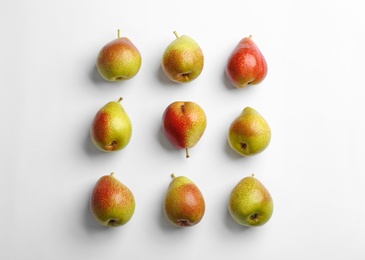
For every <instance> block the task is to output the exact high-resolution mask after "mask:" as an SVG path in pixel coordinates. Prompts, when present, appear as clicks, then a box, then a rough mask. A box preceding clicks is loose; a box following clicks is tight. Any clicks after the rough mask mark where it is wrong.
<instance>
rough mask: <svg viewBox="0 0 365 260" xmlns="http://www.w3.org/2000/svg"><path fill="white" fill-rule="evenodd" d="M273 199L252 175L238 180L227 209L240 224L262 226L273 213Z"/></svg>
mask: <svg viewBox="0 0 365 260" xmlns="http://www.w3.org/2000/svg"><path fill="white" fill-rule="evenodd" d="M273 208H274V204H273V200H272V197H271V195H270V193H269V191H268V190H267V189H266V188H265V187H264V185H263V184H262V183H261V182H260V181H259V180H257V179H256V178H255V177H254V175H252V176H250V177H245V178H243V179H242V180H240V181H239V182H238V183H237V185H236V186H235V187H234V188H233V190H232V192H231V194H230V197H229V205H228V210H229V213H230V214H231V216H232V218H233V219H234V220H235V221H236V222H237V223H238V224H240V225H243V226H248V227H257V226H262V225H264V224H265V223H266V222H268V221H269V220H270V218H271V216H272V214H273Z"/></svg>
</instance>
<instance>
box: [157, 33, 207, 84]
mask: <svg viewBox="0 0 365 260" xmlns="http://www.w3.org/2000/svg"><path fill="white" fill-rule="evenodd" d="M174 34H175V36H176V39H175V40H174V41H172V42H171V43H170V44H169V45H168V46H167V48H166V50H165V52H164V54H163V57H162V61H161V66H162V70H163V71H164V72H165V74H166V76H167V77H168V78H169V79H170V80H172V81H174V82H177V83H187V82H190V81H192V80H194V79H196V78H197V77H198V76H199V75H200V73H201V72H202V70H203V67H204V55H203V52H202V50H201V48H200V47H199V45H198V44H197V43H196V42H195V40H193V39H192V38H191V37H189V36H186V35H182V36H180V37H179V35H178V34H177V33H176V32H174Z"/></svg>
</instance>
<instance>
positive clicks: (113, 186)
mask: <svg viewBox="0 0 365 260" xmlns="http://www.w3.org/2000/svg"><path fill="white" fill-rule="evenodd" d="M134 209H135V200H134V196H133V193H132V192H131V191H130V189H129V188H128V187H127V186H125V185H124V184H123V183H121V182H120V181H119V180H118V179H117V178H115V176H114V173H111V174H110V175H105V176H103V177H101V178H100V179H99V180H98V181H97V183H96V184H95V187H94V189H93V191H92V194H91V198H90V210H91V213H92V215H93V216H94V218H95V220H96V221H97V222H98V223H100V224H101V225H103V226H109V227H119V226H122V225H124V224H126V223H127V222H128V221H129V220H130V219H131V218H132V216H133V214H134Z"/></svg>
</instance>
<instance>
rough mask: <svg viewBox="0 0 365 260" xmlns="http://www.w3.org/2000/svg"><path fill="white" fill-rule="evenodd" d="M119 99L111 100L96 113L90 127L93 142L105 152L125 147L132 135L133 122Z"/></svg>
mask: <svg viewBox="0 0 365 260" xmlns="http://www.w3.org/2000/svg"><path fill="white" fill-rule="evenodd" d="M121 101H122V98H119V100H118V101H111V102H109V103H107V104H106V105H105V106H103V107H102V108H101V109H99V111H98V112H97V113H96V115H95V117H94V120H93V122H92V124H91V127H90V136H91V140H92V142H93V144H94V145H95V146H96V147H97V148H99V149H100V150H102V151H104V152H113V151H118V150H121V149H123V148H124V147H126V146H127V144H128V143H129V141H130V139H131V136H132V123H131V120H130V119H129V116H128V114H127V113H126V112H125V110H124V108H123V106H122V105H121V104H120V102H121Z"/></svg>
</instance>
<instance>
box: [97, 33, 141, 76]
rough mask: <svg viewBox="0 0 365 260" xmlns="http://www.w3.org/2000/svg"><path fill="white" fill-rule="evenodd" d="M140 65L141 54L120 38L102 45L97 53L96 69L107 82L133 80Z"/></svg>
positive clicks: (132, 45) (123, 38)
mask: <svg viewBox="0 0 365 260" xmlns="http://www.w3.org/2000/svg"><path fill="white" fill-rule="evenodd" d="M141 64H142V57H141V53H140V52H139V50H138V49H137V47H136V46H135V45H134V44H133V43H132V42H131V41H130V40H129V39H128V38H127V37H120V31H119V30H118V38H116V39H114V40H112V41H111V42H109V43H107V44H106V45H104V46H103V47H102V48H101V50H100V51H99V54H98V57H97V60H96V67H97V69H98V71H99V73H100V75H101V76H102V77H103V78H104V79H105V80H107V81H121V80H128V79H131V78H133V77H134V76H135V75H136V74H137V73H138V71H139V69H140V67H141Z"/></svg>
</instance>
